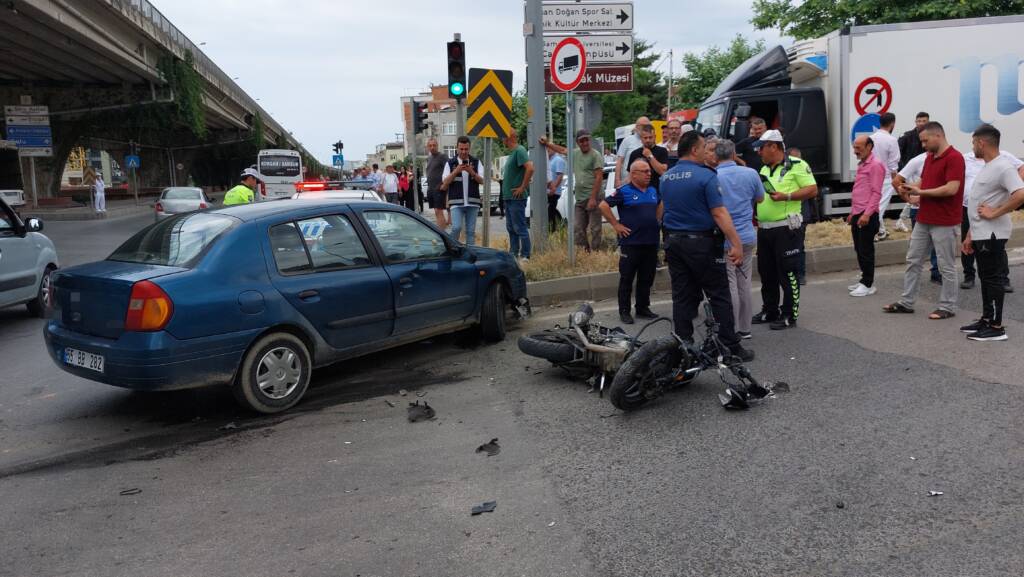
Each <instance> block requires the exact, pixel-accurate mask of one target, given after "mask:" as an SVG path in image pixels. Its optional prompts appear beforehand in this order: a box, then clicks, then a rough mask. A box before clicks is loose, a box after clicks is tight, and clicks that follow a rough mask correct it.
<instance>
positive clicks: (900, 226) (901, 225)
mask: <svg viewBox="0 0 1024 577" xmlns="http://www.w3.org/2000/svg"><path fill="white" fill-rule="evenodd" d="M896 230H898V231H900V232H910V227H909V226H907V223H906V222H904V220H903V219H902V218H901V219H899V220H897V221H896Z"/></svg>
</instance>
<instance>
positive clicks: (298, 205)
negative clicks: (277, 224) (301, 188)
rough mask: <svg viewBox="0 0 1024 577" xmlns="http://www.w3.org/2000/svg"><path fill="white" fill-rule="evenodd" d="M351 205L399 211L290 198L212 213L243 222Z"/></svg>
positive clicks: (376, 204) (376, 205) (379, 205)
mask: <svg viewBox="0 0 1024 577" xmlns="http://www.w3.org/2000/svg"><path fill="white" fill-rule="evenodd" d="M349 205H358V206H359V207H360V208H391V209H398V208H399V207H398V206H396V205H394V204H389V203H386V202H372V201H365V200H355V199H340V198H339V199H306V198H295V199H292V198H289V199H283V200H270V201H265V202H256V203H252V204H236V205H233V206H225V207H223V208H218V209H216V210H211V211H210V212H212V213H214V214H223V215H227V216H233V217H235V218H237V219H239V220H241V221H243V222H250V221H254V220H259V219H261V218H267V217H275V216H281V215H286V214H288V213H292V212H294V213H303V212H308V211H309V210H310V209H315V208H338V209H342V208H345V207H347V206H349Z"/></svg>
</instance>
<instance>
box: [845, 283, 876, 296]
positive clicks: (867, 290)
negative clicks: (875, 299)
mask: <svg viewBox="0 0 1024 577" xmlns="http://www.w3.org/2000/svg"><path fill="white" fill-rule="evenodd" d="M876 292H878V289H877V288H875V287H873V286H871V287H867V286H864V285H862V284H858V285H857V286H856V288H854V289H853V290H851V291H850V296H852V297H867V296H871V295H873V294H875V293H876Z"/></svg>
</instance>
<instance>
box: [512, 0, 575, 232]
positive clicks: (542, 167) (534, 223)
mask: <svg viewBox="0 0 1024 577" xmlns="http://www.w3.org/2000/svg"><path fill="white" fill-rule="evenodd" d="M523 36H525V37H526V96H527V110H528V111H529V116H528V117H527V120H526V142H525V143H523V144H524V145H525V146H526V149H527V150H529V151H530V160H531V161H532V162H533V181H532V183H531V186H530V201H529V202H530V213H531V215H530V238H531V240H532V241H533V248H534V250H535V251H536V252H543V251H544V250H546V249H547V240H548V195H547V193H546V191H545V186H546V185H547V182H546V180H547V162H548V155H547V151H546V150H545V149H544V147H542V146H541V145H540V142H539V139H540V137H541V133H542V132H543V131H544V116H543V115H544V5H543V3H542V2H541V0H526V21H525V22H524V23H523ZM519 136H520V142H521V143H522V140H523V139H522V135H519ZM570 138H571V137H567V138H566V145H569V144H570V140H569V139H570ZM571 154H572V151H570V155H571ZM569 194H572V191H569ZM569 242H570V243H571V242H572V240H571V239H570V241H569Z"/></svg>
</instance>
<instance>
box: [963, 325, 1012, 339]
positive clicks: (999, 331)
mask: <svg viewBox="0 0 1024 577" xmlns="http://www.w3.org/2000/svg"><path fill="white" fill-rule="evenodd" d="M967 338H968V340H972V341H980V342H988V341H1005V340H1006V338H1007V337H1006V330H1005V329H1003V327H994V326H992V325H986V326H985V328H983V329H981V330H980V331H978V332H975V333H971V334H969V335H967Z"/></svg>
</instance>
